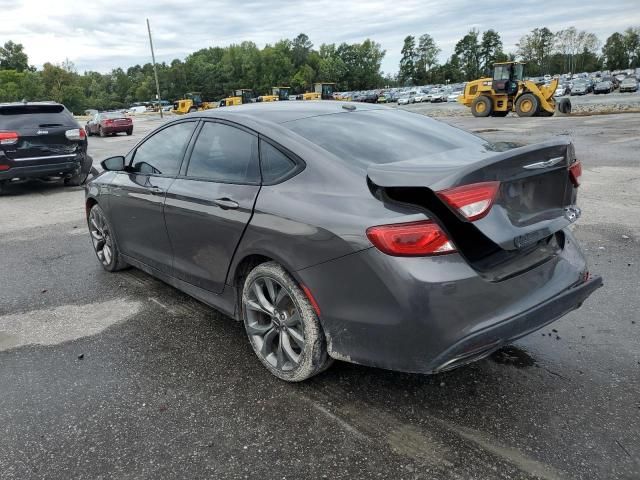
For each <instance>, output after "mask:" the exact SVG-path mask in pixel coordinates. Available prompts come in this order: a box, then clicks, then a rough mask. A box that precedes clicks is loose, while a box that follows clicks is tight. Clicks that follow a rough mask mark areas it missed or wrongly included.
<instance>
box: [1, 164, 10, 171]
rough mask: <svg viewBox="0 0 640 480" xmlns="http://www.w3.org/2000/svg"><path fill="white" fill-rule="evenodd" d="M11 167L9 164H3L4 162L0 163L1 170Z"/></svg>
mask: <svg viewBox="0 0 640 480" xmlns="http://www.w3.org/2000/svg"><path fill="white" fill-rule="evenodd" d="M10 168H11V167H10V166H9V165H3V164H2V163H0V172H4V171H7V170H9V169H10Z"/></svg>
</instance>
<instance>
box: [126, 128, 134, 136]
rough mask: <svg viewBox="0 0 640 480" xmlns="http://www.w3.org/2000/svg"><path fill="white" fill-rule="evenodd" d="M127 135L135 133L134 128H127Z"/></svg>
mask: <svg viewBox="0 0 640 480" xmlns="http://www.w3.org/2000/svg"><path fill="white" fill-rule="evenodd" d="M127 135H128V136H131V135H133V128H130V129H129V130H127Z"/></svg>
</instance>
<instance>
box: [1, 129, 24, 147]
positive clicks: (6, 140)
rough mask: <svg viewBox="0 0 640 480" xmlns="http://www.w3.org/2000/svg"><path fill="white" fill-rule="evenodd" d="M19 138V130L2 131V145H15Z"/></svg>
mask: <svg viewBox="0 0 640 480" xmlns="http://www.w3.org/2000/svg"><path fill="white" fill-rule="evenodd" d="M19 138H20V135H18V132H0V145H15V144H16V143H18V139H19Z"/></svg>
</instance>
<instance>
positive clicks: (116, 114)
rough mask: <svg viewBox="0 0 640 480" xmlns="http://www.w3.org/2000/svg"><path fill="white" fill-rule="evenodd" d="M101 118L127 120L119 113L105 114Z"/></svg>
mask: <svg viewBox="0 0 640 480" xmlns="http://www.w3.org/2000/svg"><path fill="white" fill-rule="evenodd" d="M100 116H101V117H102V118H126V117H125V116H124V115H123V114H122V113H118V112H105V113H101V114H100Z"/></svg>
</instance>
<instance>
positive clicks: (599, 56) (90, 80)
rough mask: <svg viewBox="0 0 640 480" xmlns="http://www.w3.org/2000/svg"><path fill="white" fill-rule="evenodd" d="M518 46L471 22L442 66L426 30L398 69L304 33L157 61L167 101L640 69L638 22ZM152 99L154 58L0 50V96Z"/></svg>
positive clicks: (368, 50)
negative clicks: (54, 57)
mask: <svg viewBox="0 0 640 480" xmlns="http://www.w3.org/2000/svg"><path fill="white" fill-rule="evenodd" d="M516 47H517V48H516V51H514V52H509V53H507V52H505V51H504V48H503V42H502V39H501V37H500V34H499V33H498V32H496V31H495V30H493V29H489V30H486V31H484V32H480V31H479V30H477V29H472V30H470V31H469V32H468V33H466V34H465V35H464V36H463V37H462V38H461V39H460V40H459V41H458V42H457V43H456V45H455V48H454V52H453V54H452V55H451V56H450V57H449V58H448V59H446V61H445V62H444V63H440V62H439V61H438V59H439V55H440V53H441V49H440V48H439V47H438V45H437V43H436V41H435V40H434V39H433V37H431V35H429V34H423V35H420V36H418V37H417V38H416V37H415V36H413V35H409V36H407V37H406V38H405V40H404V43H403V46H402V50H401V55H402V58H401V60H400V65H399V71H398V73H397V74H394V75H390V74H387V75H385V74H384V73H383V72H382V70H381V65H382V60H383V58H384V56H385V53H386V51H385V50H384V49H383V48H382V47H381V45H380V44H379V43H377V42H375V41H373V40H370V39H366V40H364V41H363V42H361V43H350V44H349V43H341V44H322V45H320V46H319V47H318V48H314V45H313V43H312V42H311V41H310V39H309V37H308V36H307V35H305V34H304V33H301V34H299V35H298V36H296V37H295V38H293V39H283V40H280V41H278V42H276V43H274V44H267V45H265V46H264V47H263V48H262V49H260V48H258V47H257V45H256V44H255V43H253V42H249V41H245V42H242V43H240V44H233V45H229V46H226V47H208V48H203V49H201V50H198V51H196V52H193V53H191V54H190V55H188V56H187V57H186V58H185V59H183V60H181V59H175V60H173V61H171V62H170V63H160V64H158V65H157V67H158V77H159V80H160V88H161V92H160V95H161V98H162V99H166V100H174V99H177V98H181V97H182V96H183V95H184V93H185V92H189V91H199V92H202V95H203V97H204V98H205V99H209V100H216V99H219V98H222V97H225V96H227V95H229V94H230V93H231V92H232V91H233V90H235V89H238V88H251V89H253V90H254V91H255V92H256V93H257V94H265V93H267V92H269V91H270V89H271V87H272V86H290V87H292V89H293V92H294V93H299V92H302V91H307V90H309V89H311V88H312V86H313V83H314V82H318V81H322V82H335V83H336V84H337V89H338V90H366V89H373V88H381V87H389V86H408V85H424V84H429V83H441V84H444V83H449V82H451V83H456V82H462V81H465V80H472V79H475V78H479V77H480V76H482V75H486V74H488V73H489V71H490V68H491V65H492V64H493V63H494V62H496V61H505V60H515V59H519V60H523V61H526V62H527V64H528V65H527V73H528V74H529V75H532V76H535V75H542V74H545V73H564V72H568V71H571V72H578V71H596V70H602V69H604V68H606V69H609V70H617V69H624V68H636V67H640V28H638V27H635V28H633V27H630V28H628V29H626V30H625V31H624V32H621V33H620V32H616V33H613V34H612V35H610V36H609V37H608V38H607V39H606V41H605V42H604V44H601V42H600V40H599V39H598V38H597V37H596V35H594V34H593V33H589V32H586V31H578V30H576V28H574V27H570V28H567V29H565V30H561V31H558V32H552V31H551V30H549V29H548V28H546V27H542V28H535V29H533V30H532V31H531V32H529V33H527V34H526V35H524V36H523V37H522V38H521V39H520V41H519V42H518V44H517V46H516ZM153 98H155V83H154V78H153V67H152V65H151V64H150V63H147V64H145V65H134V66H132V67H129V68H127V69H126V70H124V69H122V68H115V69H113V70H112V71H111V72H109V73H99V72H93V71H88V72H84V73H83V74H80V73H78V72H77V71H76V69H75V67H74V65H73V64H72V63H71V62H69V61H65V62H63V63H62V64H57V65H54V64H52V63H45V64H44V65H43V66H42V68H41V69H36V68H35V67H33V66H30V65H29V58H28V56H27V54H26V52H25V51H24V47H23V46H22V45H21V44H19V43H14V42H12V41H7V42H6V43H5V44H4V46H3V47H0V102H7V101H20V100H22V99H27V100H31V101H34V100H55V101H58V102H61V103H64V104H65V105H66V106H67V107H68V108H69V109H70V110H72V111H74V112H76V113H79V112H82V111H83V110H85V109H88V108H95V109H99V110H105V109H112V108H122V107H128V106H130V105H131V104H132V103H134V102H137V101H149V100H151V99H153Z"/></svg>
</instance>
